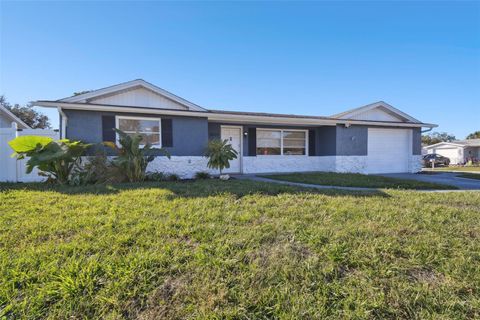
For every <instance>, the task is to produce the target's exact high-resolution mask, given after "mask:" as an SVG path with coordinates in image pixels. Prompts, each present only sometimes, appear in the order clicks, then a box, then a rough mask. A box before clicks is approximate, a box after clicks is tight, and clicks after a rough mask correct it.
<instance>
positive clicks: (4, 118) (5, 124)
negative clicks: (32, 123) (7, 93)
mask: <svg viewBox="0 0 480 320" xmlns="http://www.w3.org/2000/svg"><path fill="white" fill-rule="evenodd" d="M12 126H16V127H17V128H19V129H30V127H29V126H28V125H27V124H26V123H25V122H23V121H22V120H21V119H20V118H18V117H17V116H16V115H14V114H13V113H12V112H11V111H10V110H8V109H7V108H5V107H4V106H0V128H12Z"/></svg>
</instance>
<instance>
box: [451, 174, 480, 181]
mask: <svg viewBox="0 0 480 320" xmlns="http://www.w3.org/2000/svg"><path fill="white" fill-rule="evenodd" d="M457 177H461V178H468V179H476V180H480V174H478V173H462V174H459V175H457Z"/></svg>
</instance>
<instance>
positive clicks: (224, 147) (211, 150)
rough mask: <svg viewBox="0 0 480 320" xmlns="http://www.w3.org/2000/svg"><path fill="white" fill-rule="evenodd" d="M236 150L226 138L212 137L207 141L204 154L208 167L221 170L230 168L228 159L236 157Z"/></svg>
mask: <svg viewBox="0 0 480 320" xmlns="http://www.w3.org/2000/svg"><path fill="white" fill-rule="evenodd" d="M237 155H238V152H237V151H236V150H235V149H233V147H232V145H231V144H229V143H228V140H223V141H222V140H220V139H214V140H212V141H210V142H209V143H208V146H207V151H206V153H205V156H206V157H207V158H208V163H207V165H208V167H209V168H211V169H218V170H220V175H221V174H222V170H223V169H225V168H230V160H233V159H236V158H237Z"/></svg>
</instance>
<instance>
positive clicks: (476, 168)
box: [424, 166, 480, 173]
mask: <svg viewBox="0 0 480 320" xmlns="http://www.w3.org/2000/svg"><path fill="white" fill-rule="evenodd" d="M424 170H428V171H452V172H454V171H468V172H478V173H480V166H478V167H473V166H466V167H438V168H435V169H433V170H432V169H431V168H426V169H424Z"/></svg>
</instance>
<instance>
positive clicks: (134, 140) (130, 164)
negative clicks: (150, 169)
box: [104, 129, 170, 182]
mask: <svg viewBox="0 0 480 320" xmlns="http://www.w3.org/2000/svg"><path fill="white" fill-rule="evenodd" d="M114 130H115V131H116V132H117V134H118V137H119V138H118V143H119V145H120V147H119V146H117V145H116V144H115V143H113V142H104V144H105V145H106V146H108V147H110V148H112V149H114V150H115V151H116V152H117V154H118V156H117V157H116V158H114V159H113V160H112V164H113V165H115V166H117V167H119V168H121V169H123V171H124V172H125V175H126V176H127V180H128V181H129V182H139V181H144V180H145V177H146V170H147V166H148V164H149V163H150V162H152V161H153V159H155V156H154V155H153V154H152V151H153V149H154V148H153V147H152V145H151V144H150V143H147V144H145V145H144V146H141V145H140V143H141V141H142V138H143V137H142V136H141V135H140V134H126V133H125V132H123V131H122V130H119V129H114ZM157 150H160V152H163V153H164V154H165V155H166V156H167V157H168V158H169V159H170V154H168V152H167V151H166V150H165V149H162V148H160V149H157Z"/></svg>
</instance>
